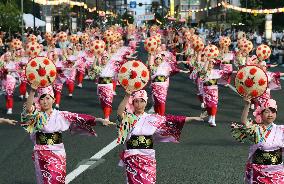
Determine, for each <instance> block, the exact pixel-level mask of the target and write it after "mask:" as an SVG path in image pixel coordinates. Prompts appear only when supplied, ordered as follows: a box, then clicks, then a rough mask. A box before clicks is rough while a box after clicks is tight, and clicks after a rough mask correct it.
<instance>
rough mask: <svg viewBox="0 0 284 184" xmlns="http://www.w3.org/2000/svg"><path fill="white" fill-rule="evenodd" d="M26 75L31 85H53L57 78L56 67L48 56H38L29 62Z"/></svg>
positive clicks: (42, 86)
mask: <svg viewBox="0 0 284 184" xmlns="http://www.w3.org/2000/svg"><path fill="white" fill-rule="evenodd" d="M26 77H27V79H28V82H29V83H30V84H31V85H35V86H37V87H40V88H44V87H47V86H49V85H51V84H52V83H53V81H54V80H55V78H56V67H55V65H54V63H53V62H52V61H51V60H49V59H48V58H46V57H41V56H40V57H36V58H33V59H31V60H30V61H29V62H28V64H27V66H26Z"/></svg>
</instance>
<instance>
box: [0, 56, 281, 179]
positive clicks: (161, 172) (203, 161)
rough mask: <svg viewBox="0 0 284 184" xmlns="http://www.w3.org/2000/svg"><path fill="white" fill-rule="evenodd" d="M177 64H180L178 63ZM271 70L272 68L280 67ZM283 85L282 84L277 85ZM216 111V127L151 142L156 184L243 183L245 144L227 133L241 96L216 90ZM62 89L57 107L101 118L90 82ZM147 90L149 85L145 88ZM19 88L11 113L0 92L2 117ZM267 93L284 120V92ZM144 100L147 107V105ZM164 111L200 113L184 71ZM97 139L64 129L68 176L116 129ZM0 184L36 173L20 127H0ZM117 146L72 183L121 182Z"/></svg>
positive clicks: (198, 126)
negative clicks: (172, 139) (178, 139)
mask: <svg viewBox="0 0 284 184" xmlns="http://www.w3.org/2000/svg"><path fill="white" fill-rule="evenodd" d="M139 57H140V58H142V59H143V60H145V58H146V54H145V52H144V51H140V53H139ZM181 67H182V66H181ZM279 69H280V68H275V69H274V70H279ZM281 70H283V69H281ZM282 85H283V84H282ZM219 89H220V90H219V96H220V98H219V111H218V114H217V118H216V123H217V127H216V128H211V127H209V126H208V123H207V122H193V123H190V124H186V125H185V127H184V129H183V131H182V136H181V142H180V143H179V144H173V143H161V144H156V145H155V149H156V155H157V183H158V184H190V183H192V184H239V183H242V180H243V179H242V178H243V172H244V166H245V161H246V158H247V155H248V145H246V144H240V143H238V142H236V141H235V140H234V139H233V138H232V137H231V135H230V123H231V121H238V120H240V115H241V111H242V100H241V98H240V97H239V96H238V95H237V94H236V93H235V92H234V91H232V90H231V89H230V88H227V87H220V88H219ZM65 90H66V88H65V89H64V92H63V98H62V105H61V110H67V111H72V112H78V113H86V114H92V115H94V116H96V117H102V110H101V108H100V105H99V101H98V97H97V95H96V85H95V83H94V82H92V81H89V80H85V81H84V83H83V88H82V89H78V88H76V89H75V92H74V95H73V99H69V98H68V97H67V92H66V91H65ZM147 90H148V91H149V88H147ZM123 95H124V92H123V89H122V88H121V87H118V89H117V96H115V98H114V103H113V114H112V117H111V119H112V120H113V121H114V120H115V113H116V109H117V107H118V104H119V102H120V101H121V100H122V98H123ZM17 96H18V90H17V93H16V94H15V108H14V114H13V115H11V116H8V115H6V114H5V99H4V96H3V95H2V96H0V101H1V102H2V103H0V111H1V117H9V118H14V119H17V120H19V118H20V111H21V108H22V104H23V102H22V101H19V100H18V98H17ZM272 96H273V97H274V98H275V99H276V100H277V102H278V109H279V113H278V118H277V120H278V122H280V123H281V121H280V120H281V119H284V115H283V113H282V112H281V111H283V109H284V98H283V91H273V92H272ZM151 103H152V102H151V100H150V103H149V107H150V104H151ZM166 111H167V113H170V114H175V115H188V116H198V115H199V114H200V113H201V109H200V105H199V102H198V99H197V97H196V95H195V86H194V84H193V83H192V81H190V80H188V79H187V76H186V74H177V75H176V76H174V77H172V78H171V81H170V88H169V92H168V102H167V110H166ZM95 129H96V131H97V134H98V137H86V136H79V135H70V133H68V132H66V133H64V144H65V148H66V153H67V174H68V173H70V172H71V171H73V170H74V169H75V168H76V167H77V166H78V164H79V163H82V160H86V159H88V158H90V157H91V156H93V155H94V154H95V153H97V152H98V151H100V150H101V149H102V148H104V147H105V146H106V145H108V144H109V143H110V142H112V141H113V140H114V139H115V138H116V128H115V127H103V126H101V125H98V126H96V127H95ZM0 141H1V143H0V150H1V154H0V163H1V164H0V170H1V171H2V172H0V184H31V183H35V174H34V167H33V162H32V159H31V153H32V149H33V145H32V143H31V141H30V139H29V136H28V134H26V133H25V132H24V130H23V129H22V128H21V127H19V126H16V127H13V126H8V125H2V126H0ZM121 150H122V146H117V147H116V148H114V149H113V150H111V151H110V152H109V153H108V154H106V155H105V156H103V159H104V160H101V161H100V162H99V163H100V164H99V165H97V166H96V167H94V168H92V169H89V170H87V171H85V172H83V173H82V174H81V175H79V176H78V177H77V178H76V179H75V180H73V181H72V182H71V184H94V183H95V184H118V183H125V178H124V173H123V169H121V168H120V167H118V166H117V164H118V161H119V152H120V151H121Z"/></svg>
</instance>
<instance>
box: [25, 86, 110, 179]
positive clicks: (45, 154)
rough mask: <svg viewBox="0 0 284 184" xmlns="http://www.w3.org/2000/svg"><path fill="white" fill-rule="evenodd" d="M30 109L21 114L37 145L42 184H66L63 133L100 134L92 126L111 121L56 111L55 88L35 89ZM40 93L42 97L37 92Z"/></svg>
mask: <svg viewBox="0 0 284 184" xmlns="http://www.w3.org/2000/svg"><path fill="white" fill-rule="evenodd" d="M31 87H32V89H31V91H30V94H29V97H28V99H27V103H26V106H24V110H23V113H22V114H21V121H22V122H23V124H22V126H23V128H24V129H25V130H26V131H27V132H28V133H29V134H30V135H31V139H32V141H33V143H34V150H33V160H34V164H35V170H36V180H37V183H38V184H49V183H52V184H60V183H61V184H64V183H65V177H66V153H65V149H64V145H63V142H62V132H63V131H66V130H68V129H69V130H70V131H71V132H78V133H85V134H87V135H96V133H95V131H94V130H93V128H92V126H95V124H96V122H101V123H102V124H103V125H109V124H110V122H109V121H106V120H103V119H101V118H95V117H93V116H91V115H86V114H77V113H71V112H67V111H58V110H55V109H52V105H53V103H54V93H53V89H52V87H51V86H48V87H46V88H38V89H37V86H36V85H32V86H31ZM36 90H37V91H38V96H39V98H38V99H36V98H35V97H34V96H35V93H36Z"/></svg>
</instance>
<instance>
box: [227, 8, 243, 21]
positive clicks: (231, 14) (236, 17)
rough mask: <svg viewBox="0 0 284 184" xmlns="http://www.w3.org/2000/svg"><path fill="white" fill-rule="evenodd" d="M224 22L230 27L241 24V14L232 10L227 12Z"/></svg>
mask: <svg viewBox="0 0 284 184" xmlns="http://www.w3.org/2000/svg"><path fill="white" fill-rule="evenodd" d="M226 20H227V22H228V23H229V24H230V25H232V24H239V23H242V21H243V20H242V13H241V12H238V11H234V10H227V14H226Z"/></svg>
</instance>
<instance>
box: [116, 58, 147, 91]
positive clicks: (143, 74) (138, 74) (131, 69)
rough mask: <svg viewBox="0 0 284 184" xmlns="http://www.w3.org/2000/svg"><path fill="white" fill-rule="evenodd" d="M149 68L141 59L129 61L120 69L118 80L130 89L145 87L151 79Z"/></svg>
mask: <svg viewBox="0 0 284 184" xmlns="http://www.w3.org/2000/svg"><path fill="white" fill-rule="evenodd" d="M149 77H150V75H149V70H148V68H147V67H146V66H145V64H144V63H142V62H141V61H135V60H133V61H128V62H126V63H124V64H123V65H122V66H121V68H120V69H119V73H118V81H119V83H120V84H121V85H122V87H123V88H125V89H127V90H130V91H138V90H141V89H143V88H144V87H145V86H146V85H147V83H148V81H149Z"/></svg>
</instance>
